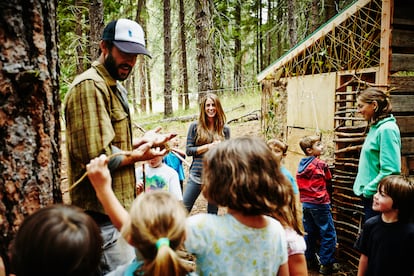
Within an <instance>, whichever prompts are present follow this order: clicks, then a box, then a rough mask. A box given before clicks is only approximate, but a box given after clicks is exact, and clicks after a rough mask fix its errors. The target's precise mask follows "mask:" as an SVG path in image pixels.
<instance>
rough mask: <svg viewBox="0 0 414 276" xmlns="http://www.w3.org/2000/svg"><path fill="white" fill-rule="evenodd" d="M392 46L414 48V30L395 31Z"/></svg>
mask: <svg viewBox="0 0 414 276" xmlns="http://www.w3.org/2000/svg"><path fill="white" fill-rule="evenodd" d="M392 46H393V47H401V48H413V47H414V30H401V29H394V30H393V31H392Z"/></svg>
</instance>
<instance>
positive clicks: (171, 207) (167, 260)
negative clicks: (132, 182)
mask: <svg viewBox="0 0 414 276" xmlns="http://www.w3.org/2000/svg"><path fill="white" fill-rule="evenodd" d="M186 217H187V211H186V210H185V208H184V207H183V205H182V204H181V203H180V202H179V201H178V200H177V199H176V198H175V197H174V196H173V195H171V194H170V193H169V192H166V191H162V190H156V191H151V192H147V193H142V194H140V195H139V196H138V197H137V198H136V199H135V201H134V203H133V204H132V207H131V210H130V218H131V219H130V223H128V224H127V225H126V226H125V227H124V228H123V229H122V233H123V236H124V237H125V238H126V239H128V240H129V241H130V242H131V244H132V245H134V246H135V247H136V248H137V249H138V250H139V251H140V253H141V254H142V256H143V257H144V266H143V267H142V268H141V269H140V270H139V272H140V273H142V272H143V273H144V275H171V276H173V275H186V274H187V273H188V272H189V271H190V270H191V269H190V267H189V266H188V265H187V264H186V263H185V262H184V261H183V260H182V259H181V258H180V257H179V256H178V255H177V253H176V252H175V250H176V249H177V248H178V247H179V246H180V245H181V244H182V243H183V241H184V239H185V225H186V224H185V220H186ZM161 238H164V240H165V238H166V239H168V241H169V245H163V246H158V245H157V241H158V240H159V239H161ZM157 247H159V248H157ZM139 275H141V274H139Z"/></svg>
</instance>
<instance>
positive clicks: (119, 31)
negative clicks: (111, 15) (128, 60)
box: [102, 18, 151, 57]
mask: <svg viewBox="0 0 414 276" xmlns="http://www.w3.org/2000/svg"><path fill="white" fill-rule="evenodd" d="M102 40H109V41H112V42H113V43H114V45H115V46H116V47H117V48H118V49H119V50H121V51H122V52H124V53H128V54H143V55H147V56H149V57H151V55H150V54H149V53H148V51H147V49H146V48H145V37H144V31H143V30H142V27H141V26H140V25H139V24H138V23H137V22H135V21H132V20H129V19H124V18H121V19H118V20H114V21H112V22H110V23H109V24H108V25H106V27H105V29H104V31H103V34H102Z"/></svg>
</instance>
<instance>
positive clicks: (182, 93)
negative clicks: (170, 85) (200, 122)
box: [178, 0, 190, 110]
mask: <svg viewBox="0 0 414 276" xmlns="http://www.w3.org/2000/svg"><path fill="white" fill-rule="evenodd" d="M179 5H180V14H179V18H180V19H179V20H180V34H179V35H180V46H181V51H180V58H181V60H180V67H181V70H180V72H181V75H182V79H181V80H180V81H181V82H182V87H180V88H179V91H180V93H179V95H178V99H179V100H178V106H179V107H182V101H183V99H184V106H185V110H188V109H189V108H190V99H189V96H188V69H187V43H186V29H185V6H184V0H179ZM180 103H181V105H180Z"/></svg>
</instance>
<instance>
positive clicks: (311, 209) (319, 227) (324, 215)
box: [303, 202, 336, 265]
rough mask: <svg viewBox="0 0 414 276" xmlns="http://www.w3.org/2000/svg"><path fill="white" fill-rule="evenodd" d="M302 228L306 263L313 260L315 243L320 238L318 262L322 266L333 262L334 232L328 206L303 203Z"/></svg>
mask: <svg viewBox="0 0 414 276" xmlns="http://www.w3.org/2000/svg"><path fill="white" fill-rule="evenodd" d="M303 226H304V227H305V232H306V235H305V241H306V252H305V257H306V260H307V261H308V262H310V261H312V260H313V259H314V258H315V253H316V241H317V239H318V238H319V237H320V247H319V261H320V263H321V264H322V265H327V264H332V263H334V262H335V256H334V254H335V248H336V231H335V226H334V223H333V219H332V214H331V208H330V206H329V204H310V203H306V202H304V203H303Z"/></svg>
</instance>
